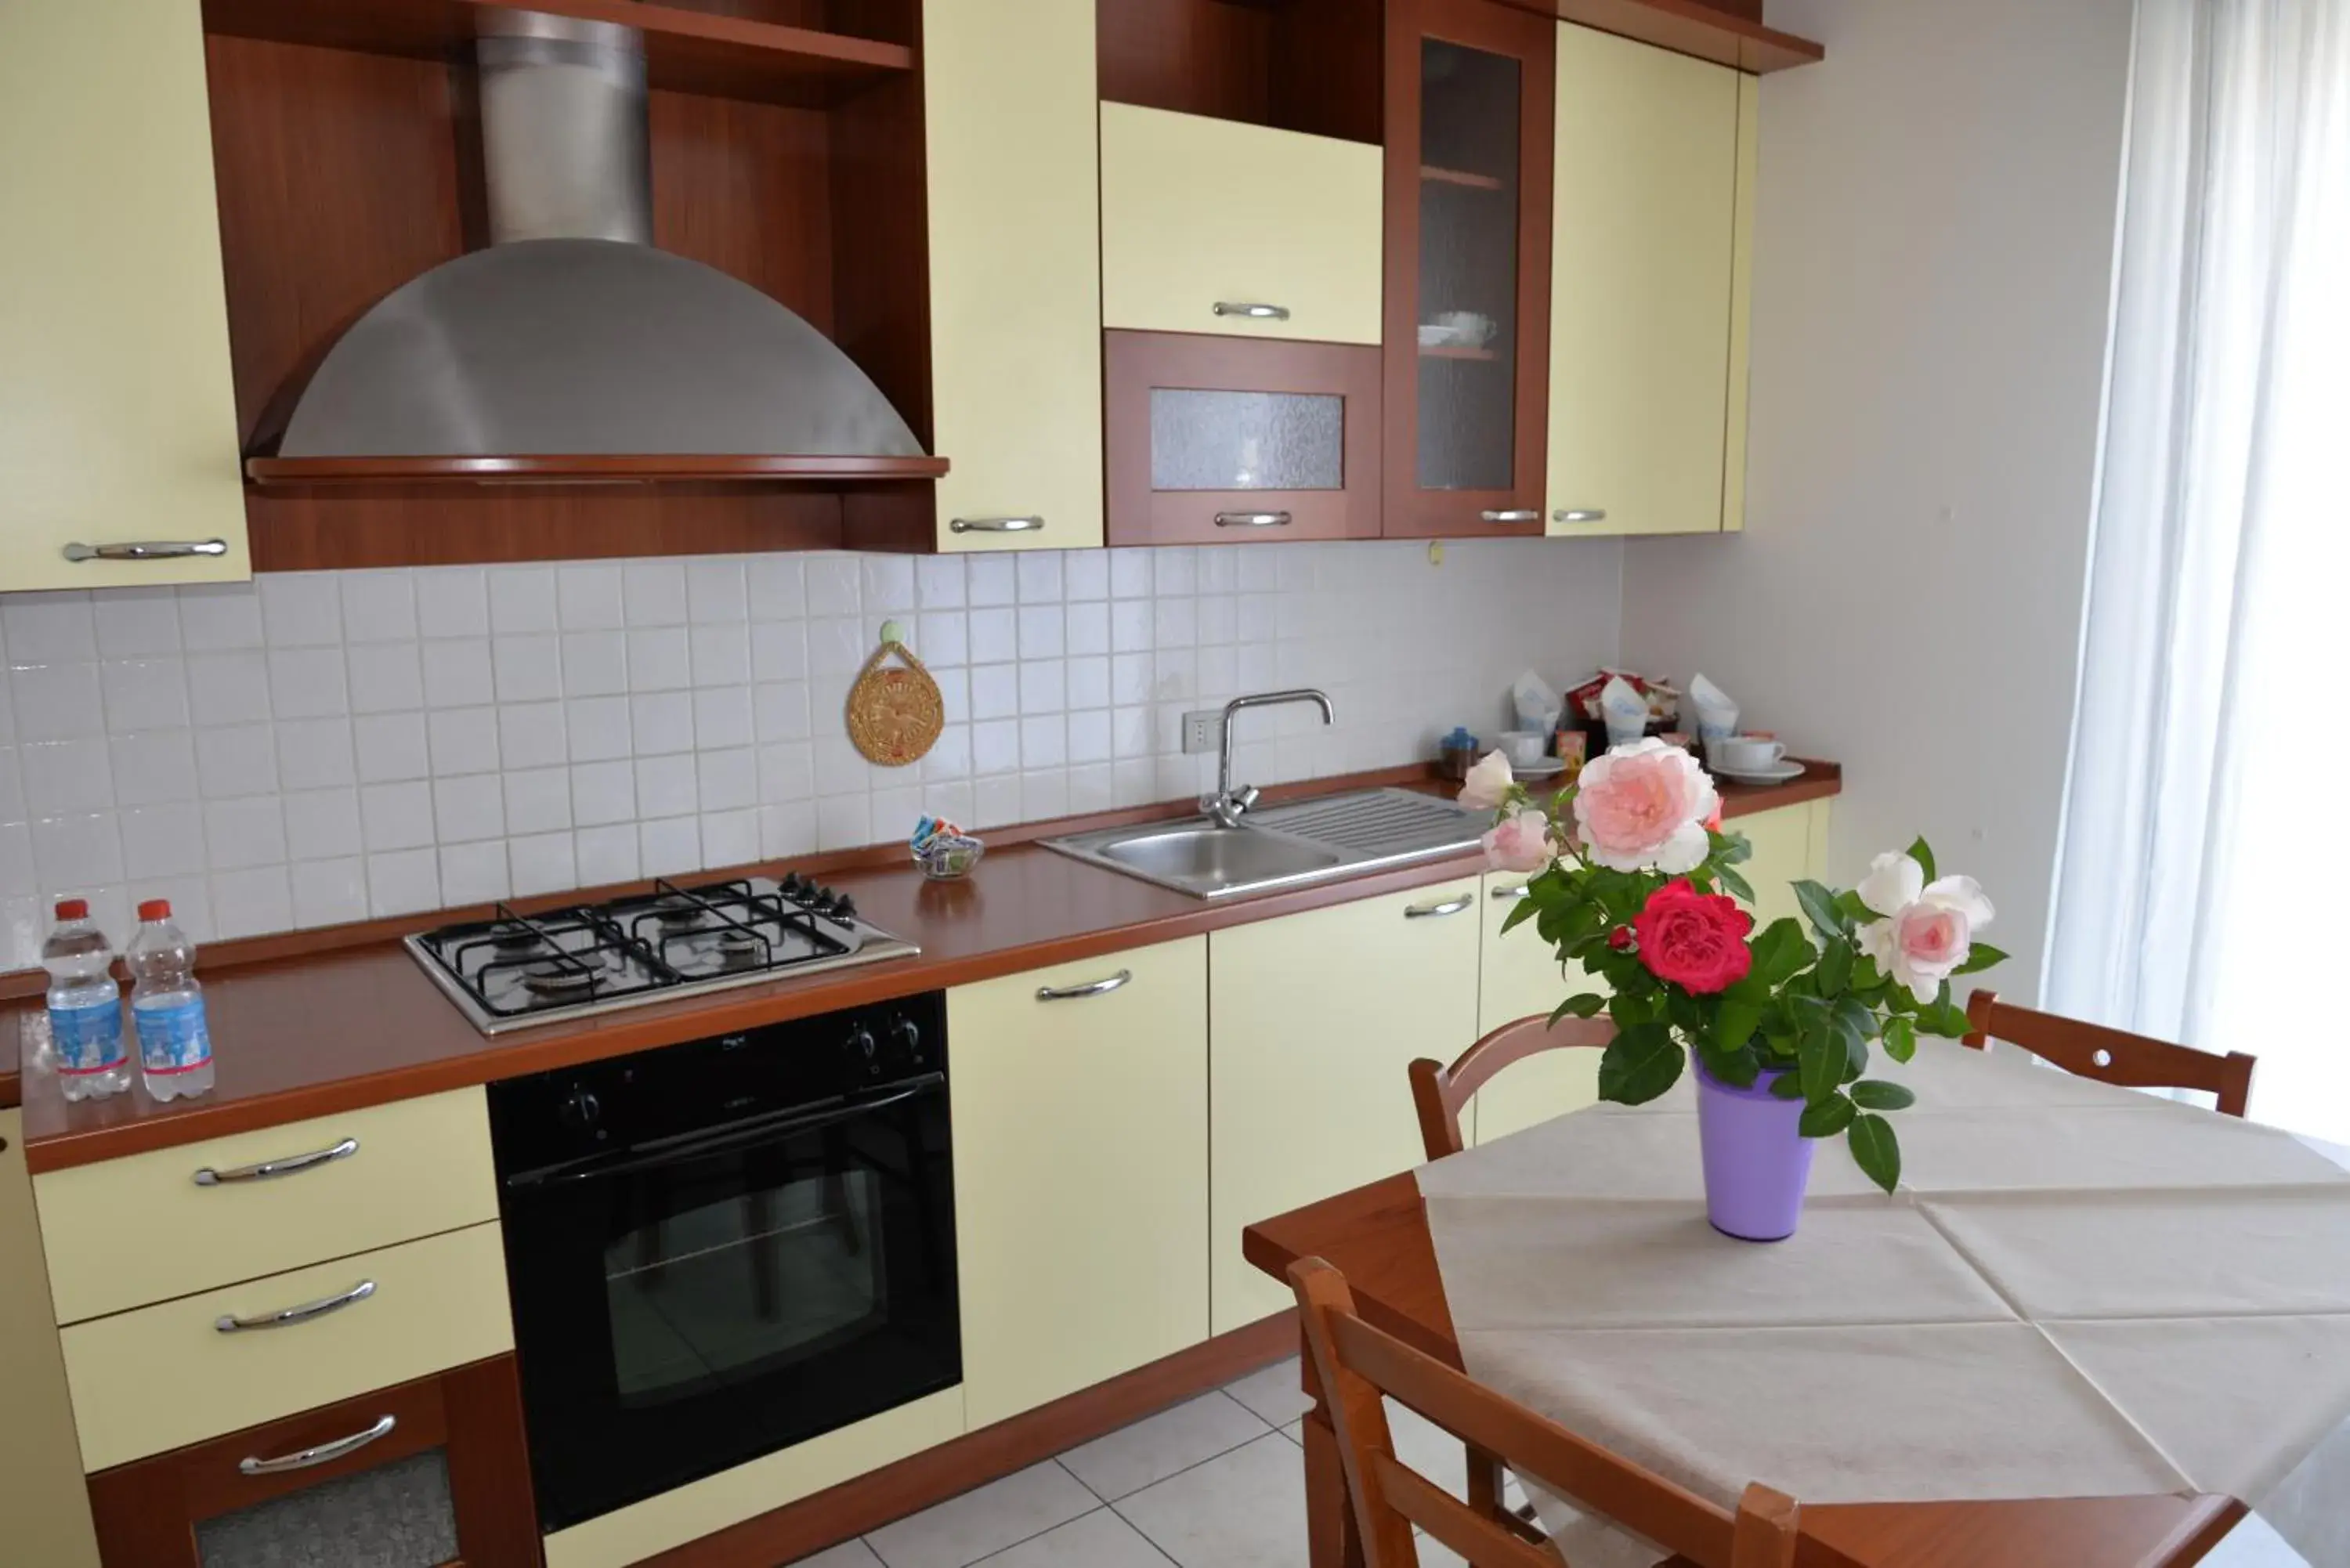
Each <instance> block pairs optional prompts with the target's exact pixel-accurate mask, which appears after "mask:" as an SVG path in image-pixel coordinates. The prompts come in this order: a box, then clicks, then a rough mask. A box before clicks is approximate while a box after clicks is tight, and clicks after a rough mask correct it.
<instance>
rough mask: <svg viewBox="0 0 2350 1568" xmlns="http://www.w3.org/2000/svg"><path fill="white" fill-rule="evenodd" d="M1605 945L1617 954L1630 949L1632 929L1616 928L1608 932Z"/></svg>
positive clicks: (1625, 927) (1626, 927)
mask: <svg viewBox="0 0 2350 1568" xmlns="http://www.w3.org/2000/svg"><path fill="white" fill-rule="evenodd" d="M1607 945H1608V946H1609V947H1611V948H1614V949H1615V950H1617V952H1619V953H1620V952H1622V951H1623V950H1625V949H1626V948H1628V947H1630V946H1631V945H1632V928H1631V927H1629V926H1618V927H1617V928H1616V929H1614V930H1612V931H1610V932H1608V933H1607Z"/></svg>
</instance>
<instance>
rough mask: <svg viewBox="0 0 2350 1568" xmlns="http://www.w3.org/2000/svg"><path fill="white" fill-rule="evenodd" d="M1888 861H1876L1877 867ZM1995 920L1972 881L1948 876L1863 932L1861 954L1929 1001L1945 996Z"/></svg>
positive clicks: (1988, 902) (1911, 862)
mask: <svg viewBox="0 0 2350 1568" xmlns="http://www.w3.org/2000/svg"><path fill="white" fill-rule="evenodd" d="M1890 858H1892V857H1888V856H1883V855H1880V856H1878V857H1877V867H1880V868H1881V867H1884V866H1885V863H1886V861H1887V860H1888V859H1890ZM1899 858H1900V859H1901V860H1902V861H1904V862H1905V863H1907V864H1908V866H1910V867H1912V868H1913V870H1914V868H1915V867H1917V864H1918V863H1917V862H1916V861H1914V860H1911V859H1910V858H1909V857H1908V856H1906V855H1904V856H1901V857H1899ZM1876 874H1877V873H1876V872H1875V871H1872V872H1871V873H1870V875H1871V876H1872V877H1874V876H1876ZM1879 890H1880V891H1882V888H1880V889H1879ZM1862 897H1863V898H1866V897H1867V895H1866V893H1863V895H1862ZM1869 908H1871V909H1876V908H1877V906H1876V905H1875V904H1874V903H1872V904H1870V905H1869ZM1990 924H1991V900H1990V899H1989V898H1985V897H1983V890H1982V888H1981V885H1980V884H1978V883H1977V882H1976V881H1975V879H1974V878H1973V877H1942V878H1941V879H1940V880H1939V881H1936V882H1931V883H1929V884H1927V885H1926V886H1925V887H1923V888H1919V889H1918V894H1917V897H1916V898H1912V899H1911V900H1910V901H1909V902H1908V903H1906V904H1904V905H1903V906H1901V908H1899V909H1896V910H1894V911H1893V912H1892V913H1891V914H1889V915H1887V918H1886V919H1881V920H1872V921H1870V922H1869V923H1868V924H1867V925H1865V926H1863V927H1861V928H1860V933H1859V935H1860V949H1861V951H1863V952H1865V953H1866V954H1867V955H1868V956H1869V957H1870V958H1872V959H1875V960H1876V961H1877V968H1878V969H1880V970H1882V971H1884V972H1885V973H1887V974H1888V975H1891V976H1892V977H1893V978H1894V980H1896V981H1898V982H1899V983H1901V984H1902V985H1905V986H1908V988H1909V994H1910V995H1912V996H1914V997H1916V998H1917V999H1918V1001H1919V1002H1931V1001H1933V1000H1934V998H1935V997H1937V996H1939V995H1940V994H1941V990H1942V982H1943V981H1946V980H1948V979H1950V975H1951V972H1952V971H1955V970H1956V969H1957V968H1958V967H1959V966H1960V964H1962V963H1964V962H1966V961H1967V955H1968V953H1969V952H1970V950H1972V948H1973V946H1974V934H1975V932H1977V931H1979V930H1981V929H1982V928H1983V927H1985V926H1988V925H1990Z"/></svg>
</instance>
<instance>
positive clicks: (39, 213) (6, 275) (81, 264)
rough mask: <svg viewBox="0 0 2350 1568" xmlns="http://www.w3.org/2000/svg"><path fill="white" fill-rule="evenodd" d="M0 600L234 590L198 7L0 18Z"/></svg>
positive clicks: (106, 8)
mask: <svg viewBox="0 0 2350 1568" xmlns="http://www.w3.org/2000/svg"><path fill="white" fill-rule="evenodd" d="M0 143H5V145H6V147H7V148H8V153H7V156H6V157H5V158H0V213H5V214H6V217H5V226H6V231H7V239H6V242H5V244H0V474H5V475H6V483H5V485H0V589H12V588H65V587H70V588H88V587H115V586H120V585H124V584H136V585H151V584H156V583H187V582H210V581H217V580H221V579H224V578H235V577H243V576H245V575H246V574H247V572H248V570H249V568H248V566H247V565H246V558H245V545H244V483H243V478H242V475H241V472H240V466H239V456H238V452H237V430H236V407H235V398H234V390H233V387H232V383H231V379H230V374H229V356H228V307H227V303H226V294H225V290H224V286H223V283H222V279H221V246H220V218H219V213H218V209H217V207H216V206H215V204H214V201H213V156H212V129H211V119H210V109H209V107H208V104H207V100H206V99H205V93H204V38H203V16H202V15H201V12H200V9H199V7H198V5H197V4H196V0H105V3H103V4H96V5H78V4H68V5H57V4H43V3H40V0H31V3H27V4H21V5H19V4H12V5H7V6H5V8H0ZM127 544H152V545H159V546H161V548H162V549H163V550H164V551H167V552H168V551H176V550H181V549H189V550H194V549H199V548H201V549H202V550H203V551H205V552H209V553H203V554H164V555H161V556H157V557H156V558H151V559H146V560H104V559H100V560H82V561H75V560H72V559H69V558H68V554H67V552H68V548H70V547H74V546H85V547H87V546H106V545H127Z"/></svg>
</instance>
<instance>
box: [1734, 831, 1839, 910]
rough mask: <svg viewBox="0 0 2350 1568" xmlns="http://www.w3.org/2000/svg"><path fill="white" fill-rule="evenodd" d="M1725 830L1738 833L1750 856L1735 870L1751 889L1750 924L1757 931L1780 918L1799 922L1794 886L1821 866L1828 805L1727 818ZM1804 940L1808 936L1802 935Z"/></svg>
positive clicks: (1813, 875)
mask: <svg viewBox="0 0 2350 1568" xmlns="http://www.w3.org/2000/svg"><path fill="white" fill-rule="evenodd" d="M1728 826H1729V828H1730V830H1731V832H1733V833H1742V834H1744V835H1745V836H1746V842H1747V844H1748V845H1749V846H1752V849H1753V851H1754V853H1753V855H1752V857H1751V858H1750V859H1748V861H1747V862H1746V864H1745V865H1743V866H1741V867H1738V872H1739V875H1741V876H1742V877H1745V878H1746V880H1747V882H1748V884H1749V885H1750V886H1752V888H1753V889H1754V919H1755V925H1756V927H1757V929H1760V928H1761V927H1763V926H1767V925H1769V924H1770V923H1771V922H1772V921H1773V920H1775V919H1781V918H1782V917H1783V916H1788V915H1793V916H1794V917H1795V918H1796V919H1802V918H1803V909H1802V907H1801V906H1800V905H1798V904H1797V903H1796V902H1795V889H1794V884H1795V883H1796V882H1797V881H1799V880H1801V879H1803V878H1805V877H1809V878H1811V879H1813V880H1817V879H1819V878H1820V877H1822V876H1823V875H1825V872H1824V869H1823V867H1825V865H1826V863H1827V829H1828V803H1827V802H1826V801H1824V800H1814V801H1809V802H1806V803H1805V804H1804V805H1783V806H1781V807H1779V809H1777V810H1776V811H1758V812H1756V813H1755V814H1754V815H1752V816H1740V817H1732V818H1731V820H1730V822H1729V824H1728ZM1807 934H1808V932H1807Z"/></svg>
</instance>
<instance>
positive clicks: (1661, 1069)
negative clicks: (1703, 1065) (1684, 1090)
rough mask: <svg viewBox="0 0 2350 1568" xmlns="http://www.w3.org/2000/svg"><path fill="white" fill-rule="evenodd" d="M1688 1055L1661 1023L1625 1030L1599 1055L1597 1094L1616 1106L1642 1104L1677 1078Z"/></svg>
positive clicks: (1645, 1024)
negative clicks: (1674, 1041)
mask: <svg viewBox="0 0 2350 1568" xmlns="http://www.w3.org/2000/svg"><path fill="white" fill-rule="evenodd" d="M1688 1060H1689V1059H1688V1057H1687V1056H1686V1055H1684V1054H1683V1053H1682V1051H1681V1048H1680V1047H1679V1045H1676V1044H1673V1035H1672V1031H1671V1030H1669V1029H1667V1028H1666V1027H1665V1026H1664V1025H1663V1024H1661V1023H1643V1024H1641V1025H1639V1026H1638V1027H1637V1028H1633V1029H1627V1030H1625V1031H1624V1032H1623V1033H1620V1034H1618V1035H1617V1036H1616V1038H1615V1039H1614V1040H1613V1041H1611V1042H1609V1044H1608V1046H1607V1052H1606V1053H1605V1054H1602V1055H1601V1057H1600V1058H1599V1097H1600V1098H1601V1099H1603V1100H1609V1101H1613V1102H1614V1103H1615V1104H1617V1105H1619V1106H1644V1105H1647V1104H1648V1102H1649V1101H1650V1100H1653V1099H1655V1098H1656V1097H1657V1096H1659V1095H1661V1094H1663V1093H1664V1092H1665V1091H1666V1090H1667V1089H1669V1088H1671V1087H1672V1086H1673V1085H1675V1084H1676V1083H1678V1082H1679V1081H1680V1075H1681V1068H1682V1067H1683V1066H1684V1065H1685V1064H1687V1062H1688Z"/></svg>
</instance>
